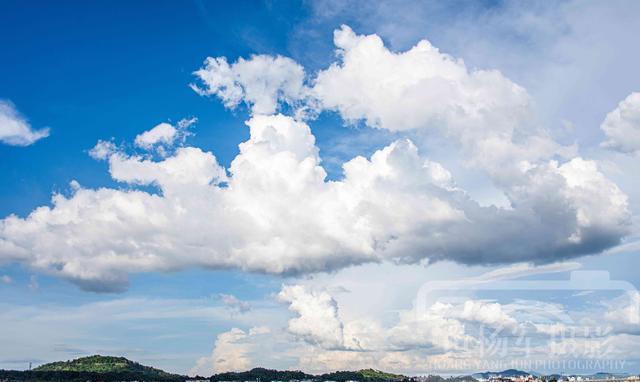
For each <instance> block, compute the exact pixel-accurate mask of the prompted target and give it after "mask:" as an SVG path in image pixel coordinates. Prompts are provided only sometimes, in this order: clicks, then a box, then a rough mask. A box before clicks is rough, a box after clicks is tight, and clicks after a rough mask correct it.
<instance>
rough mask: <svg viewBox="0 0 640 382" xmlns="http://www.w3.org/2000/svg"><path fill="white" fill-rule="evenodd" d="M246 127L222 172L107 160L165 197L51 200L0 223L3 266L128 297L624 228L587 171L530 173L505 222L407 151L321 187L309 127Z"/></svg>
mask: <svg viewBox="0 0 640 382" xmlns="http://www.w3.org/2000/svg"><path fill="white" fill-rule="evenodd" d="M247 124H248V125H249V128H250V133H251V136H250V138H249V140H248V141H246V142H244V143H242V144H241V145H240V154H239V155H238V156H237V157H236V158H235V159H234V160H233V162H232V163H231V166H230V167H229V169H228V172H227V170H226V169H224V168H223V167H221V166H220V165H219V164H218V163H217V160H216V158H215V156H214V155H213V154H211V153H208V152H204V151H202V150H200V149H198V148H195V147H180V148H178V149H177V150H176V151H175V153H174V154H173V155H172V156H169V157H167V158H164V159H162V160H159V161H154V160H151V159H147V158H143V157H140V156H135V155H133V156H130V155H127V154H126V153H124V152H122V151H116V152H113V153H111V154H110V155H109V157H108V163H109V170H110V173H111V176H112V177H113V179H115V180H117V181H119V182H123V183H125V184H130V185H133V186H135V185H143V186H148V185H151V186H155V187H157V188H158V189H159V191H160V193H159V194H154V193H149V192H146V191H141V190H136V189H131V190H117V189H108V188H101V189H96V190H92V189H85V188H77V189H75V190H74V193H73V195H71V196H68V197H67V196H64V195H61V194H56V195H54V197H53V206H51V207H47V206H43V207H40V208H38V209H36V210H34V211H33V212H32V213H31V214H30V215H29V216H28V217H26V218H19V217H17V216H13V215H12V216H9V217H7V218H5V219H4V220H2V225H1V226H0V238H1V239H2V241H1V243H2V245H0V253H1V254H2V258H3V259H12V260H18V261H23V262H25V263H27V264H28V265H30V266H31V267H33V268H35V269H39V270H42V271H46V272H49V273H52V274H56V275H59V276H62V277H66V278H68V279H70V280H72V281H74V282H76V283H78V284H80V285H81V286H83V287H84V288H88V289H93V290H122V289H123V288H125V287H126V284H127V282H126V280H127V273H128V272H129V271H130V270H131V269H136V270H137V271H164V270H174V269H180V268H183V267H187V266H203V267H208V268H227V267H238V268H241V269H245V270H250V271H266V272H271V273H291V272H296V273H304V272H315V271H324V270H331V269H337V268H340V267H343V266H346V265H350V264H359V263H364V262H371V261H381V260H384V259H390V260H395V261H403V262H417V261H421V260H422V259H425V258H428V259H430V260H439V259H452V260H455V261H459V262H463V263H500V262H504V263H509V262H514V261H534V262H550V261H556V260H558V259H561V258H565V257H571V256H576V255H580V254H584V253H593V252H597V251H599V250H601V249H602V248H604V247H606V246H607V245H611V244H613V243H615V242H617V240H618V239H619V237H620V236H621V235H622V234H623V233H624V232H625V229H626V226H625V219H626V198H625V196H624V194H622V192H621V191H620V190H618V188H617V187H616V186H615V184H613V183H611V182H610V181H608V180H607V179H606V178H604V176H602V174H600V173H599V172H598V171H597V168H596V167H595V165H594V164H593V163H592V162H589V161H584V160H582V159H574V160H572V161H570V162H567V163H565V164H562V165H560V164H557V163H551V164H549V165H547V166H546V167H544V168H542V169H538V168H534V169H531V170H528V171H529V172H530V174H529V175H527V176H528V177H529V178H530V181H529V182H528V183H526V184H525V185H523V186H522V188H518V189H517V191H518V193H519V194H518V195H517V196H518V199H517V201H518V204H517V205H514V206H513V208H511V209H500V208H496V207H480V206H479V205H478V204H477V203H476V202H474V201H473V200H471V199H469V198H468V196H466V194H465V193H464V192H463V191H462V190H459V189H457V188H455V187H452V186H451V185H452V183H451V182H452V180H451V179H450V177H449V175H446V176H445V175H443V174H445V173H444V172H443V171H444V170H443V168H442V167H441V166H439V165H436V164H434V162H432V161H426V160H425V159H424V158H421V156H420V155H419V153H418V150H417V148H416V147H415V146H414V145H413V144H412V143H411V142H410V141H408V140H400V141H397V142H394V143H392V144H391V145H389V146H387V147H385V148H383V149H381V150H379V151H377V152H376V153H374V154H373V155H372V156H371V157H370V158H364V157H356V158H354V159H352V160H351V161H349V162H347V163H345V164H344V178H343V179H342V180H340V181H332V182H327V181H326V180H325V177H326V173H325V171H324V169H323V168H322V167H321V166H320V164H319V163H320V158H319V155H318V149H317V147H316V146H315V142H314V137H313V135H312V134H311V131H310V129H309V127H308V126H307V125H306V124H304V123H302V122H297V121H295V120H294V119H292V118H290V117H285V116H282V115H278V116H256V117H254V118H252V119H251V120H250V121H248V122H247ZM434 169H435V170H434ZM228 174H229V175H228ZM497 227H500V228H499V229H498V228H497ZM459 237H466V238H467V239H466V240H459ZM532 243H533V244H532Z"/></svg>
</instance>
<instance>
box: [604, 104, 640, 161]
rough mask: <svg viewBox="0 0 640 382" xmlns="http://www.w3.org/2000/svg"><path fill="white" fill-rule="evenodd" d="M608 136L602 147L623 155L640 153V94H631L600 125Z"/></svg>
mask: <svg viewBox="0 0 640 382" xmlns="http://www.w3.org/2000/svg"><path fill="white" fill-rule="evenodd" d="M600 128H601V129H602V130H603V131H604V133H605V135H606V136H607V140H606V141H604V142H602V146H603V147H606V148H609V149H612V150H617V151H620V152H623V153H636V152H639V151H640V93H631V94H629V96H628V97H627V98H625V99H624V100H622V101H621V102H620V103H619V104H618V107H616V108H615V109H614V110H613V111H611V112H610V113H609V114H607V116H606V118H605V119H604V121H603V122H602V125H600Z"/></svg>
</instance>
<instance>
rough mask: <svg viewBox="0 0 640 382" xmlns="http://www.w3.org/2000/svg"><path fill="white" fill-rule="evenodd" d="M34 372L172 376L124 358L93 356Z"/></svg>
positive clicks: (37, 369)
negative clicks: (125, 373)
mask: <svg viewBox="0 0 640 382" xmlns="http://www.w3.org/2000/svg"><path fill="white" fill-rule="evenodd" d="M33 370H34V371H75V372H90V373H119V372H132V373H140V374H143V375H150V376H152V375H157V376H170V375H172V374H170V373H167V372H165V371H162V370H160V369H156V368H153V367H150V366H144V365H141V364H139V363H137V362H134V361H130V360H128V359H126V358H124V357H109V356H102V355H92V356H89V357H82V358H77V359H74V360H71V361H59V362H52V363H47V364H44V365H42V366H38V367H36V368H35V369H33Z"/></svg>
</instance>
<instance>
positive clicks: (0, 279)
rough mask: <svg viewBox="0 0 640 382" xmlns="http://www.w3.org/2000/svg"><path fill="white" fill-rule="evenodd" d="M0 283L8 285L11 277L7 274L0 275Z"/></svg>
mask: <svg viewBox="0 0 640 382" xmlns="http://www.w3.org/2000/svg"><path fill="white" fill-rule="evenodd" d="M0 283H2V284H7V285H8V284H11V283H13V279H12V278H11V277H10V276H8V275H2V276H0Z"/></svg>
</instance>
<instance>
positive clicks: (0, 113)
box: [0, 100, 49, 146]
mask: <svg viewBox="0 0 640 382" xmlns="http://www.w3.org/2000/svg"><path fill="white" fill-rule="evenodd" d="M48 136H49V129H48V128H43V129H40V130H34V129H33V128H31V125H30V124H29V122H28V121H27V120H26V119H25V118H24V117H23V116H22V115H20V113H19V112H18V110H16V108H15V106H14V105H13V103H11V102H9V101H3V100H0V142H2V143H4V144H7V145H11V146H29V145H31V144H33V143H35V142H36V141H37V140H39V139H42V138H46V137H48Z"/></svg>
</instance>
